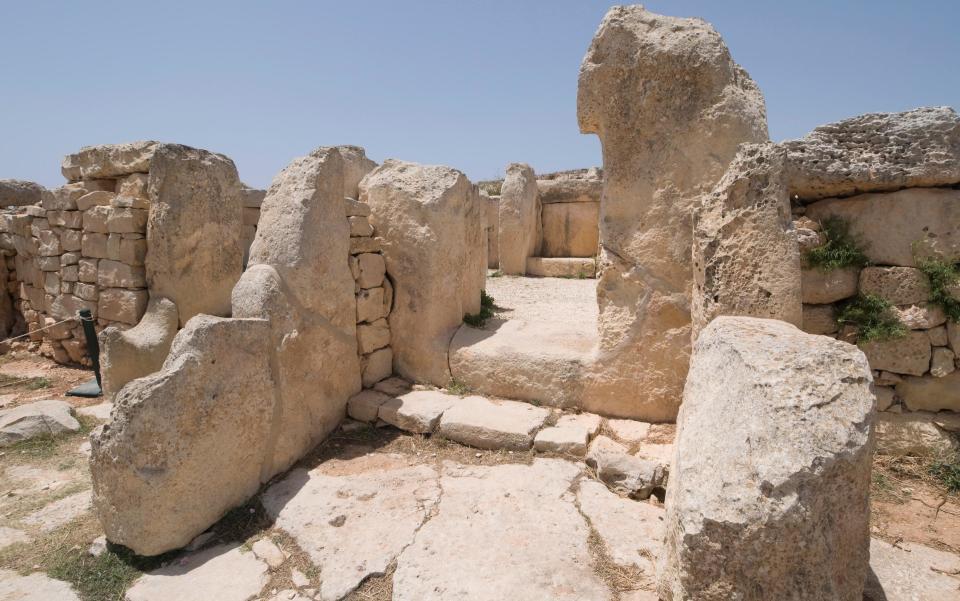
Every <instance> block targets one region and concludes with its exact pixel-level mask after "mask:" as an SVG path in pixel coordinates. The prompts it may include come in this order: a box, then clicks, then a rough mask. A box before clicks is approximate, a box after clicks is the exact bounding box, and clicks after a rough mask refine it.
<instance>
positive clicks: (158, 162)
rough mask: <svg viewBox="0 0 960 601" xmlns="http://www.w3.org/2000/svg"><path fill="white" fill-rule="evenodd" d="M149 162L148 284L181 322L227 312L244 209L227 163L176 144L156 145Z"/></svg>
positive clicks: (217, 156) (237, 183) (240, 258)
mask: <svg viewBox="0 0 960 601" xmlns="http://www.w3.org/2000/svg"><path fill="white" fill-rule="evenodd" d="M149 166H150V180H149V191H150V216H149V220H148V222H147V257H146V269H147V285H148V286H149V288H150V293H151V294H152V295H154V296H163V297H166V298H168V299H170V300H172V301H173V302H174V303H175V304H176V305H177V309H178V310H179V312H180V326H181V327H182V326H183V325H184V324H185V323H186V322H187V321H189V320H190V318H191V317H193V316H194V315H197V314H199V313H207V314H209V315H219V316H229V315H230V291H231V290H232V289H233V285H234V284H236V283H237V280H238V279H239V278H240V273H241V271H242V270H243V243H242V241H241V235H240V234H241V228H242V225H243V213H242V211H243V207H242V203H241V197H240V179H239V178H238V177H237V168H236V167H235V166H234V164H233V161H231V160H230V159H228V158H227V157H225V156H223V155H221V154H215V153H212V152H208V151H206V150H198V149H196V148H190V147H189V146H183V145H180V144H159V145H157V146H156V148H155V150H154V151H153V157H152V159H151V160H150V163H149Z"/></svg>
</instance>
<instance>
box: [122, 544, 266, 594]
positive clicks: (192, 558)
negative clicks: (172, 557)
mask: <svg viewBox="0 0 960 601" xmlns="http://www.w3.org/2000/svg"><path fill="white" fill-rule="evenodd" d="M268 580H269V575H268V573H267V564H265V563H264V562H262V561H260V560H259V559H257V557H256V556H255V555H254V554H253V551H250V550H245V549H243V548H242V547H241V546H240V545H239V543H237V544H234V545H217V546H214V547H210V548H208V549H204V550H203V551H198V552H196V553H192V554H190V555H187V556H186V557H183V558H182V559H179V560H177V561H175V562H173V563H171V564H170V565H168V566H166V567H163V568H160V569H159V570H154V571H153V572H150V573H149V574H145V575H144V576H141V577H140V578H139V579H138V580H137V581H136V582H134V584H133V586H132V587H130V589H129V590H128V591H127V596H126V600H127V601H171V600H172V599H176V600H177V601H210V600H211V599H216V600H217V601H247V600H248V599H252V598H253V597H255V596H256V595H258V594H260V590H261V589H262V588H263V587H264V586H265V585H266V584H267V581H268Z"/></svg>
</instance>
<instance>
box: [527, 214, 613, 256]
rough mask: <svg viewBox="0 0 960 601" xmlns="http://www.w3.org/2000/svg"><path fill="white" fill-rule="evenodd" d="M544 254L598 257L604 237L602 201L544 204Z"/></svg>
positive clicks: (541, 253) (542, 215) (541, 218)
mask: <svg viewBox="0 0 960 601" xmlns="http://www.w3.org/2000/svg"><path fill="white" fill-rule="evenodd" d="M540 223H541V225H542V229H543V237H542V244H541V248H540V256H542V257H594V256H596V254H597V247H598V245H599V237H600V203H599V202H563V203H551V204H544V205H543V208H542V211H541V214H540Z"/></svg>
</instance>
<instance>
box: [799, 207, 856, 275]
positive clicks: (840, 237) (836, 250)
mask: <svg viewBox="0 0 960 601" xmlns="http://www.w3.org/2000/svg"><path fill="white" fill-rule="evenodd" d="M820 227H821V232H822V234H823V237H824V238H825V239H826V242H824V243H823V244H821V245H820V246H818V247H816V248H812V249H810V250H808V251H807V252H806V254H805V255H804V260H805V262H806V264H807V266H808V267H816V268H817V269H820V270H821V271H832V270H834V269H842V268H844V267H864V266H865V265H868V264H869V262H870V261H869V260H868V259H867V255H866V254H865V253H864V252H863V248H862V246H861V245H860V242H859V240H857V238H856V236H854V235H853V234H852V233H851V232H850V224H849V223H847V222H846V220H844V219H842V218H841V217H837V216H832V217H828V218H826V219H824V220H823V222H822V223H821V224H820Z"/></svg>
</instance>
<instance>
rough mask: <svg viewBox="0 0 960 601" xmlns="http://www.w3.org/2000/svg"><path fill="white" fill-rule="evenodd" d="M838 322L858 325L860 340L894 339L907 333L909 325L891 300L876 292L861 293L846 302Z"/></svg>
mask: <svg viewBox="0 0 960 601" xmlns="http://www.w3.org/2000/svg"><path fill="white" fill-rule="evenodd" d="M837 323H838V324H840V325H853V326H856V327H857V341H858V342H870V341H872V340H875V341H882V340H893V339H896V338H902V337H904V336H906V335H907V327H906V326H905V325H903V322H901V321H900V318H899V317H898V316H897V314H896V313H894V311H893V305H892V304H890V301H888V300H887V299H885V298H883V297H881V296H877V295H876V294H860V295H857V296H856V297H855V298H853V299H852V300H850V301H847V302H846V303H844V305H843V306H842V307H841V308H840V312H839V314H838V315H837Z"/></svg>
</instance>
